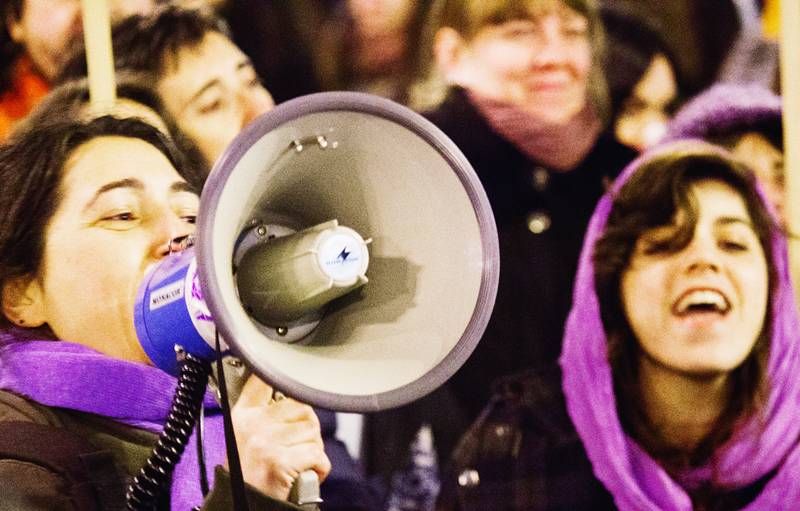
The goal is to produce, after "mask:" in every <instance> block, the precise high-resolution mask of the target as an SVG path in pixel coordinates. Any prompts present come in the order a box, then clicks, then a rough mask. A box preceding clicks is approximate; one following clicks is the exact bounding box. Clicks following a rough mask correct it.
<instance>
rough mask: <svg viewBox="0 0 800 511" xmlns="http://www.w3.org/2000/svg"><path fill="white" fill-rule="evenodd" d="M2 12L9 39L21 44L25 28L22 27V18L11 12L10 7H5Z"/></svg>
mask: <svg viewBox="0 0 800 511" xmlns="http://www.w3.org/2000/svg"><path fill="white" fill-rule="evenodd" d="M3 14H4V16H3V23H5V25H6V30H8V35H10V36H11V40H12V41H14V42H15V43H17V44H23V41H24V39H25V29H24V28H23V27H22V20H21V19H20V18H19V17H18V16H16V15H15V14H14V13H13V12H11V9H10V8H9V9H6V10H5V12H4V13H3Z"/></svg>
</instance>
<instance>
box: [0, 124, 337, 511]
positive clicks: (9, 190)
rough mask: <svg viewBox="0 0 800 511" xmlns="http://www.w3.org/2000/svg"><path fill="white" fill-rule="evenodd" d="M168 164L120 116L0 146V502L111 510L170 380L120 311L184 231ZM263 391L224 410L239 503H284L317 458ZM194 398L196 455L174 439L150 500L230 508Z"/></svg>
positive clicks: (301, 429) (167, 154)
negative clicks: (164, 477) (235, 451)
mask: <svg viewBox="0 0 800 511" xmlns="http://www.w3.org/2000/svg"><path fill="white" fill-rule="evenodd" d="M183 170H184V168H183V164H182V159H181V157H180V156H179V155H178V153H177V152H176V151H175V150H174V149H173V147H172V145H171V143H170V142H168V141H167V140H166V139H165V138H164V137H163V135H162V134H161V133H160V132H158V131H157V130H156V129H155V128H153V127H151V126H149V125H147V124H144V123H142V122H140V121H137V120H132V119H128V120H120V119H114V118H111V117H102V118H99V119H95V120H92V121H89V122H64V123H58V124H52V125H49V126H39V127H33V128H32V129H30V130H29V131H26V132H23V133H19V134H18V135H17V137H16V138H15V140H14V141H13V142H12V143H10V144H8V145H6V146H3V147H2V148H0V181H2V183H3V186H2V191H0V226H2V227H0V286H1V287H2V313H3V314H2V316H0V329H1V330H2V332H1V333H0V389H2V390H0V495H2V496H3V499H2V502H0V509H15V510H33V509H42V510H44V509H47V510H53V509H121V508H123V507H124V506H125V488H126V487H127V486H128V484H129V483H130V480H131V479H132V477H133V476H134V475H135V474H136V473H137V472H138V470H139V468H140V467H141V466H142V465H143V464H144V462H145V460H146V458H147V456H148V455H149V453H150V451H151V449H152V447H153V444H154V443H155V442H156V438H157V434H158V433H159V432H160V431H161V430H162V428H163V427H164V423H165V421H166V419H167V417H166V415H167V412H168V410H169V407H170V402H171V399H172V395H173V392H174V390H175V385H176V379H175V378H174V377H172V376H170V375H167V374H166V373H164V372H162V371H160V370H159V369H157V368H155V367H153V366H152V365H151V364H150V363H149V360H148V358H147V356H146V355H145V353H144V351H143V350H142V348H141V347H140V345H139V343H138V340H137V338H136V333H135V330H134V324H133V311H134V301H135V299H136V292H137V288H138V285H139V283H140V281H141V279H142V277H143V275H144V274H145V272H146V271H147V270H148V268H150V267H151V266H153V265H154V264H155V263H157V262H158V261H160V260H161V259H162V258H163V257H165V256H166V255H167V254H168V253H169V251H170V244H169V241H170V240H172V239H174V238H176V237H179V236H185V235H187V234H190V233H192V232H193V230H194V221H195V216H196V214H197V210H198V206H199V200H198V196H197V194H196V193H195V191H194V190H193V189H192V187H191V186H190V185H189V184H188V183H187V181H186V180H185V179H184V178H183V177H182V175H183ZM270 395H271V389H269V388H268V387H267V386H266V384H264V383H262V382H260V381H258V380H255V379H251V381H248V382H247V384H246V385H245V387H244V389H243V392H242V395H241V397H240V399H239V400H238V402H237V404H236V405H235V406H234V407H233V410H232V414H231V415H232V419H233V426H234V428H233V429H234V432H235V435H236V439H237V441H238V443H239V445H240V454H241V466H242V473H243V476H244V480H245V482H246V483H248V485H249V486H248V488H247V499H248V501H249V502H250V506H251V508H252V509H296V507H295V506H293V505H292V504H289V503H287V502H285V500H286V499H287V497H288V494H289V491H290V488H291V485H292V481H293V480H294V478H295V477H296V476H297V475H298V474H300V473H301V472H302V471H305V470H309V469H310V470H313V471H315V472H316V473H317V474H318V475H319V476H320V478H324V477H325V476H326V475H327V474H328V472H329V471H330V468H331V465H330V462H329V460H328V458H327V456H326V455H325V452H324V450H323V441H322V438H321V435H320V424H319V421H318V419H317V417H316V415H315V414H314V412H313V410H312V409H311V408H310V407H309V406H306V405H303V404H300V403H298V402H296V401H293V400H291V399H284V400H281V401H279V402H270V401H269V396H270ZM204 405H205V406H204V411H205V421H204V428H205V430H204V434H203V439H202V441H203V451H204V456H203V457H202V461H204V462H203V463H200V462H199V460H198V455H197V453H196V450H195V449H194V448H189V449H186V452H185V454H184V456H183V457H182V458H181V460H180V462H179V463H178V464H177V467H176V468H175V472H174V474H173V475H172V478H171V487H170V489H169V491H167V492H166V495H165V498H164V499H162V500H161V501H160V502H159V503H158V505H157V508H158V509H180V510H182V511H183V510H188V509H192V508H193V507H194V506H201V508H202V509H230V508H231V507H230V506H231V504H230V502H231V501H232V496H231V494H230V490H229V489H228V488H229V486H230V485H229V484H225V483H226V481H227V478H228V473H227V470H226V468H225V465H226V464H225V448H224V443H223V436H222V417H221V412H220V408H219V406H218V405H217V404H216V402H215V401H214V399H213V397H212V396H211V395H210V394H207V395H206V396H205V398H204ZM206 463H207V464H208V467H209V469H208V470H206V469H205V467H206ZM214 467H216V469H215V470H214ZM203 478H208V479H211V484H210V489H209V491H208V494H207V495H206V496H205V497H204V495H203V493H204V492H203V491H201V486H202V485H201V484H199V483H198V481H201V480H202V479H203Z"/></svg>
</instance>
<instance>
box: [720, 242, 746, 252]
mask: <svg viewBox="0 0 800 511" xmlns="http://www.w3.org/2000/svg"><path fill="white" fill-rule="evenodd" d="M719 245H720V247H721V248H722V249H723V250H728V251H732V252H744V251H746V250H748V249H749V248H750V247H749V245H748V244H747V243H745V242H743V241H737V240H720V242H719Z"/></svg>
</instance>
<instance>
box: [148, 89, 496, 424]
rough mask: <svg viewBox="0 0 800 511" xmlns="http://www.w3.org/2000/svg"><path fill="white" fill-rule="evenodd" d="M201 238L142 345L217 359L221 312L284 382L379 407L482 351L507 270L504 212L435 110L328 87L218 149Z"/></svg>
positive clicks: (182, 257) (273, 378) (261, 365)
mask: <svg viewBox="0 0 800 511" xmlns="http://www.w3.org/2000/svg"><path fill="white" fill-rule="evenodd" d="M196 236H197V244H196V246H195V247H194V248H193V249H189V250H186V251H184V252H181V253H179V254H176V255H173V256H170V257H168V258H167V259H166V260H165V261H163V262H162V263H160V264H159V265H158V267H157V268H156V269H155V271H153V272H151V273H150V274H149V276H148V278H147V280H146V282H145V284H144V285H143V286H142V288H141V290H140V298H139V300H137V308H136V314H135V316H136V324H137V332H138V334H139V337H140V340H141V342H142V345H143V346H144V348H145V351H146V352H147V354H148V355H149V356H150V358H151V360H153V362H154V363H156V365H158V366H159V367H161V368H163V369H165V370H168V371H170V372H175V368H176V364H175V352H174V345H175V344H181V346H182V347H183V348H184V349H186V350H187V351H189V352H190V353H193V354H195V355H196V356H198V357H201V358H206V359H211V358H213V357H214V356H215V352H214V349H213V345H214V337H215V336H214V333H215V329H218V332H219V334H220V336H221V338H222V339H224V341H225V342H226V344H227V346H229V347H230V350H231V351H232V352H233V353H235V354H236V355H237V356H238V357H240V358H241V359H242V360H243V361H244V362H245V363H246V364H247V365H248V366H249V367H250V368H251V369H252V370H253V371H254V372H255V373H256V374H258V375H259V376H260V377H261V378H263V379H264V380H265V381H266V382H268V383H270V384H272V385H273V386H274V387H275V388H276V389H278V390H280V391H282V392H284V393H285V394H287V395H290V396H292V397H294V398H296V399H298V400H301V401H304V402H307V403H310V404H312V405H316V406H320V407H324V408H328V409H332V410H339V411H350V412H372V411H378V410H382V409H386V408H391V407H396V406H400V405H403V404H406V403H408V402H410V401H413V400H415V399H417V398H419V397H422V396H423V395H425V394H427V393H429V392H431V391H432V390H434V389H435V388H437V387H438V386H439V385H441V384H442V383H444V382H445V380H447V378H449V377H450V376H451V375H452V374H453V373H454V372H455V371H456V370H457V369H458V368H459V367H460V366H461V365H462V364H463V363H464V362H465V361H466V359H467V358H468V357H469V355H470V353H471V352H472V351H473V349H474V347H475V345H476V344H477V342H478V341H479V339H480V337H481V335H482V334H483V331H484V329H485V327H486V323H487V321H488V319H489V315H490V313H491V309H492V306H493V304H494V298H495V294H496V291H497V281H498V248H497V247H498V245H497V233H496V228H495V222H494V218H493V216H492V212H491V209H490V207H489V203H488V200H487V198H486V195H485V193H484V191H483V188H482V187H481V185H480V183H479V181H478V178H477V176H476V175H475V172H474V171H473V170H472V167H471V166H470V164H469V162H468V161H467V160H466V158H465V157H464V156H463V154H462V153H461V151H460V150H459V149H458V148H457V147H456V146H455V145H454V144H453V143H452V142H451V141H450V140H449V139H448V138H447V137H446V136H445V135H444V134H443V133H442V132H441V131H440V130H439V129H437V128H436V127H435V126H433V125H432V124H431V123H430V122H428V121H427V120H425V119H424V118H423V117H421V116H419V115H418V114H416V113H414V112H412V111H410V110H409V109H407V108H405V107H402V106H400V105H398V104H395V103H393V102H391V101H388V100H384V99H381V98H377V97H375V96H370V95H366V94H359V93H344V92H337V93H322V94H315V95H311V96H305V97H302V98H298V99H295V100H292V101H289V102H286V103H284V104H282V105H280V106H278V107H277V108H275V109H274V110H272V111H271V112H269V113H267V114H265V115H263V116H262V117H260V118H258V119H256V120H255V121H254V122H253V123H251V125H250V126H248V128H247V129H246V130H244V131H243V132H242V133H241V134H240V135H239V136H238V137H237V138H236V139H235V140H234V142H233V143H232V145H231V146H230V147H229V148H228V150H227V151H226V152H225V154H224V155H223V156H222V157H221V158H220V159H219V161H218V162H217V164H216V165H215V167H214V169H213V171H212V172H211V174H210V176H209V179H208V182H207V184H206V186H205V189H204V191H203V194H202V198H201V201H200V213H199V217H198V228H197V233H196Z"/></svg>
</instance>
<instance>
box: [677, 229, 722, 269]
mask: <svg viewBox="0 0 800 511" xmlns="http://www.w3.org/2000/svg"><path fill="white" fill-rule="evenodd" d="M679 256H680V257H681V259H682V260H684V261H685V268H686V271H687V272H688V273H702V272H706V271H711V272H718V271H719V270H720V265H721V263H720V260H719V250H718V249H717V246H716V242H715V240H713V239H703V238H699V239H698V237H697V236H695V238H694V239H693V240H692V241H691V243H689V245H688V246H687V247H686V250H685V252H684V253H683V254H679Z"/></svg>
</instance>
